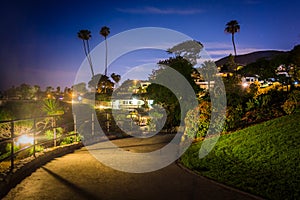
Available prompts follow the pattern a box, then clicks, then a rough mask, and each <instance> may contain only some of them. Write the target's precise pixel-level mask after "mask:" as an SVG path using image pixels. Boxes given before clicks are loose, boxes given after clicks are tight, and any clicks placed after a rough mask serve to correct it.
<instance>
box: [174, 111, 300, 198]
mask: <svg viewBox="0 0 300 200" xmlns="http://www.w3.org/2000/svg"><path fill="white" fill-rule="evenodd" d="M201 144H202V142H198V143H195V144H193V145H192V146H191V147H190V148H189V149H188V150H187V151H186V152H185V154H184V155H183V156H182V157H181V160H180V162H181V163H182V164H183V165H185V166H186V167H188V168H190V169H192V170H194V171H197V172H199V173H200V174H201V175H203V176H206V177H208V178H211V179H214V180H216V181H218V182H221V183H224V184H226V185H230V186H233V187H235V188H238V189H241V190H244V191H247V192H249V193H252V194H256V195H258V196H262V197H264V198H267V199H280V200H282V199H300V113H299V112H297V113H294V114H293V115H290V116H284V117H280V118H277V119H274V120H270V121H267V122H264V123H261V124H258V125H254V126H251V127H248V128H245V129H243V130H240V131H237V132H234V133H231V134H227V135H223V136H221V137H220V138H219V140H218V142H217V144H216V145H215V147H214V149H213V150H212V151H211V152H210V153H209V154H208V155H207V156H206V157H204V158H202V159H199V157H198V153H199V149H200V147H201Z"/></svg>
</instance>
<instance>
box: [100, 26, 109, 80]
mask: <svg viewBox="0 0 300 200" xmlns="http://www.w3.org/2000/svg"><path fill="white" fill-rule="evenodd" d="M109 34H110V30H109V28H108V27H107V26H103V27H102V28H101V30H100V35H102V36H103V37H104V40H105V72H104V75H105V76H107V40H106V38H107V36H108V35H109Z"/></svg>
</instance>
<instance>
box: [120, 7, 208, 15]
mask: <svg viewBox="0 0 300 200" xmlns="http://www.w3.org/2000/svg"><path fill="white" fill-rule="evenodd" d="M116 10H117V11H119V12H123V13H130V14H162V15H193V14H198V13H203V12H204V10H201V9H195V8H193V9H176V8H164V9H162V8H157V7H151V6H147V7H143V8H117V9H116Z"/></svg>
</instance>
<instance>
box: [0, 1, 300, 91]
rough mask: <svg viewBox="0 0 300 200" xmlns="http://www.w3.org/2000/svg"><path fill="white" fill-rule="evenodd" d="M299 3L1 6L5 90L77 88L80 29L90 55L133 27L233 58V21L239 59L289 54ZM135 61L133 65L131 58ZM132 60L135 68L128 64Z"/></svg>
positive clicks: (124, 65) (0, 81)
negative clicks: (86, 34) (168, 33)
mask: <svg viewBox="0 0 300 200" xmlns="http://www.w3.org/2000/svg"><path fill="white" fill-rule="evenodd" d="M299 8H300V2H299V1H283V0H278V1H262V0H238V1H214V0H210V1H201V0H193V1H188V2H187V1H161V0H151V1H148V0H136V1H121V0H120V1H114V0H110V1H99V0H98V1H88V0H86V1H82V0H80V1H77V0H72V1H71V0H70V1H66V0H60V1H55V0H43V1H33V0H26V1H14V0H11V1H4V2H3V1H2V2H1V6H0V9H1V12H0V15H1V16H0V20H1V31H0V40H1V41H0V44H1V51H0V90H3V89H7V88H9V87H11V86H13V85H14V86H18V85H20V84H21V83H28V84H31V85H34V84H37V85H40V86H42V88H45V87H46V86H53V87H54V88H55V87H57V86H61V87H62V88H64V87H65V86H68V87H70V86H72V84H73V83H74V79H75V76H76V72H77V70H78V68H79V67H80V65H81V63H82V62H83V60H84V58H85V55H84V52H83V47H82V41H81V40H79V39H78V38H77V32H78V31H79V30H81V29H89V30H90V31H91V32H92V38H91V40H90V45H91V48H92V49H93V48H94V47H96V46H97V45H98V44H99V43H101V42H103V37H102V36H100V35H99V30H100V28H101V27H102V26H108V27H110V31H111V33H110V35H109V36H108V38H110V37H112V36H114V35H116V34H118V33H120V32H123V31H126V30H129V29H134V28H140V27H163V28H168V29H173V30H176V31H179V32H182V33H184V34H186V35H188V36H190V37H191V38H193V39H195V40H197V41H200V42H201V43H203V44H204V46H205V48H206V50H207V52H208V53H209V54H210V56H211V57H212V58H213V59H218V58H221V57H223V56H227V55H229V54H230V53H233V49H232V43H231V36H230V35H228V34H225V33H224V28H225V24H226V23H227V22H228V21H230V20H233V19H235V20H237V21H238V22H239V23H240V26H241V31H240V32H239V33H237V34H236V35H235V37H236V45H237V53H238V54H244V53H249V52H252V51H257V50H267V49H268V50H269V49H272V50H291V49H292V48H293V47H294V46H295V45H296V44H300V21H299V19H300V12H299ZM160 54H161V55H162V53H161V52H160V53H155V52H154V53H152V57H151V56H150V57H151V58H150V57H149V55H146V54H143V52H140V53H136V54H132V55H130V56H129V57H130V58H131V59H120V60H119V61H118V62H115V63H114V65H115V66H111V69H109V73H112V72H115V73H118V74H121V76H122V74H124V73H125V72H126V70H129V66H130V65H137V64H144V63H143V61H144V62H145V61H146V60H147V56H148V57H149V59H152V60H153V59H155V58H157V59H160V58H161V55H160ZM134 57H135V59H132V58H134ZM130 60H131V61H132V60H134V63H130Z"/></svg>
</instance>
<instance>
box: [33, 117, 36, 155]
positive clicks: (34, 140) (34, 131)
mask: <svg viewBox="0 0 300 200" xmlns="http://www.w3.org/2000/svg"><path fill="white" fill-rule="evenodd" d="M35 133H36V118H34V119H33V156H34V157H36V156H35V144H36V138H35Z"/></svg>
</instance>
